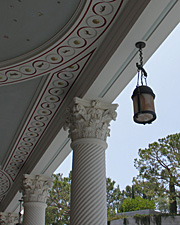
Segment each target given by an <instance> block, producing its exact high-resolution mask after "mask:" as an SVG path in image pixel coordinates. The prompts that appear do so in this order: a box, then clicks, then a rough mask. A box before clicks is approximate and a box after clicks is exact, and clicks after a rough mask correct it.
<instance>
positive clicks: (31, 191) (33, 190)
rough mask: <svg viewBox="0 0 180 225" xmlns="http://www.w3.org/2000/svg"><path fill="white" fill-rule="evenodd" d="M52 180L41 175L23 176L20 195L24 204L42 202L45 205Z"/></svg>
mask: <svg viewBox="0 0 180 225" xmlns="http://www.w3.org/2000/svg"><path fill="white" fill-rule="evenodd" d="M52 181H53V179H52V178H47V177H44V176H42V175H29V174H24V178H23V184H22V189H21V191H22V193H23V200H24V203H26V202H42V203H46V199H47V197H48V194H49V192H48V191H49V189H50V188H51V187H52Z"/></svg>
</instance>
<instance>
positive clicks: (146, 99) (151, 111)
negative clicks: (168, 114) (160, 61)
mask: <svg viewBox="0 0 180 225" xmlns="http://www.w3.org/2000/svg"><path fill="white" fill-rule="evenodd" d="M146 87H147V86H146ZM144 88H145V87H140V89H144ZM147 88H148V87H147ZM147 90H149V88H148V89H147ZM141 91H142V90H140V91H138V89H136V90H135V93H134V94H133V96H132V99H133V105H134V120H135V122H137V123H144V124H145V123H149V122H152V121H153V120H154V119H155V118H156V115H155V108H154V94H153V92H152V93H150V92H149V93H148V91H147V93H142V92H141ZM143 92H145V89H144V90H143Z"/></svg>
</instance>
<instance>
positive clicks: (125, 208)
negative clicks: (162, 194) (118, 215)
mask: <svg viewBox="0 0 180 225" xmlns="http://www.w3.org/2000/svg"><path fill="white" fill-rule="evenodd" d="M143 209H155V203H154V201H153V200H148V199H143V198H141V197H136V198H135V199H132V198H127V199H124V201H123V203H122V204H121V211H122V212H130V211H136V210H143Z"/></svg>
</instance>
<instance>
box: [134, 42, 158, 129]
mask: <svg viewBox="0 0 180 225" xmlns="http://www.w3.org/2000/svg"><path fill="white" fill-rule="evenodd" d="M135 46H136V48H138V49H139V58H140V63H136V67H137V72H138V79H137V86H136V88H135V90H134V92H133V95H132V100H133V103H134V116H133V119H134V122H136V123H139V124H144V125H145V124H150V123H152V122H153V121H154V120H155V119H156V113H155V110H154V98H155V94H154V93H153V91H152V89H151V88H150V87H148V86H147V72H146V71H145V69H144V68H143V53H142V49H143V48H145V46H146V44H145V43H144V42H142V41H140V42H137V43H136V44H135ZM140 82H141V85H139V83H140ZM136 96H137V97H136Z"/></svg>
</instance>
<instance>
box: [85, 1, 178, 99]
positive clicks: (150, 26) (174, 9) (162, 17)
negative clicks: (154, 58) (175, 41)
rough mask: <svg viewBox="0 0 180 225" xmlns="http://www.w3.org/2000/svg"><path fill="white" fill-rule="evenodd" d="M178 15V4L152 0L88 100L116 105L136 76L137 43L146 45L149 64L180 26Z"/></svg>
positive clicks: (92, 88) (98, 78) (90, 93)
mask: <svg viewBox="0 0 180 225" xmlns="http://www.w3.org/2000/svg"><path fill="white" fill-rule="evenodd" d="M179 12H180V2H179V1H178V0H171V1H170V0H164V1H156V0H152V1H151V2H150V3H149V4H148V6H147V7H146V9H145V10H144V12H143V13H142V15H141V16H140V18H139V19H138V20H137V22H136V23H135V25H134V26H133V28H132V29H131V31H130V32H129V33H128V35H127V37H126V38H125V39H124V41H123V42H122V44H121V45H120V46H119V48H118V49H117V51H116V52H115V53H114V55H113V56H112V57H111V59H110V60H109V62H108V63H107V64H106V66H105V67H104V69H103V70H102V71H101V73H100V75H99V76H98V77H97V79H96V80H95V82H94V83H93V85H92V86H91V87H90V89H89V91H88V92H87V93H86V95H85V98H88V99H103V100H104V101H107V102H112V101H114V99H115V98H116V97H117V96H118V95H119V94H120V93H121V91H122V90H123V89H124V88H125V87H126V85H127V84H128V83H129V82H130V81H131V79H132V78H133V77H134V75H135V74H136V71H137V70H136V66H135V64H136V62H138V61H139V58H138V55H137V52H138V49H137V48H135V43H136V42H138V41H141V40H143V41H145V42H146V44H147V45H146V49H145V54H144V62H146V61H147V60H148V59H149V58H150V57H151V55H152V54H153V53H154V52H155V51H156V50H157V48H158V47H159V46H160V45H161V44H162V42H163V41H164V40H165V39H166V38H167V36H168V35H169V34H170V33H171V32H172V30H173V29H174V28H175V27H176V25H177V24H178V23H179V21H180V13H179Z"/></svg>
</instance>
